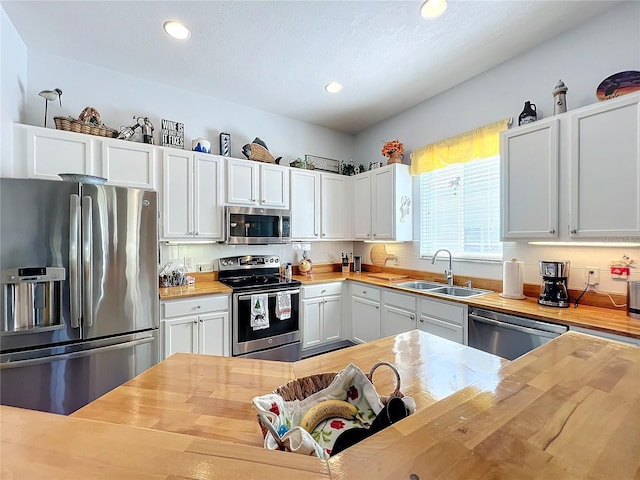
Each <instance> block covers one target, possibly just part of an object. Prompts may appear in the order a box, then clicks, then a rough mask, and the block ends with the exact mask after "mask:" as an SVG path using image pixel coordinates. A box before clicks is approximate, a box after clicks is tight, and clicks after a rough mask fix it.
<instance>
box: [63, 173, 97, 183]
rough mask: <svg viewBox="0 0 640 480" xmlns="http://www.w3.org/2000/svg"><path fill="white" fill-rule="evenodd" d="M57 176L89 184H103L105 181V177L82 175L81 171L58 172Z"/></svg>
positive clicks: (66, 180)
mask: <svg viewBox="0 0 640 480" xmlns="http://www.w3.org/2000/svg"><path fill="white" fill-rule="evenodd" d="M58 176H59V177H60V178H61V179H62V180H64V181H65V182H74V183H87V184H91V185H103V184H104V183H106V181H107V179H106V178H102V177H94V176H93V175H83V174H81V173H59V174H58Z"/></svg>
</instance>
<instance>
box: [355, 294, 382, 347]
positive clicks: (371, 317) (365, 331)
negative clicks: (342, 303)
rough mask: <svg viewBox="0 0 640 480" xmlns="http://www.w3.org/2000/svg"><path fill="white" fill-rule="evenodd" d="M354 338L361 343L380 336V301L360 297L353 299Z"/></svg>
mask: <svg viewBox="0 0 640 480" xmlns="http://www.w3.org/2000/svg"><path fill="white" fill-rule="evenodd" d="M351 320H352V322H353V340H354V341H356V342H359V343H364V342H370V341H372V340H378V339H379V338H380V303H379V302H373V301H371V300H367V299H364V298H360V297H353V298H352V299H351Z"/></svg>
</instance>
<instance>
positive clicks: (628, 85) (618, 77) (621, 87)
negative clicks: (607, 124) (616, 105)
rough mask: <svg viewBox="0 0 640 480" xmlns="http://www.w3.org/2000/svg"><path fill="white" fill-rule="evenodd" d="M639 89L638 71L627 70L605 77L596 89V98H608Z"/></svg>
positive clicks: (639, 76) (639, 78)
mask: <svg viewBox="0 0 640 480" xmlns="http://www.w3.org/2000/svg"><path fill="white" fill-rule="evenodd" d="M638 90H640V72H639V71H637V70H627V71H624V72H618V73H614V74H613V75H611V76H609V77H607V78H605V79H604V80H603V81H602V82H601V83H600V85H598V88H597V90H596V95H597V96H598V100H609V99H611V98H615V97H619V96H620V95H625V94H627V93H631V92H636V91H638Z"/></svg>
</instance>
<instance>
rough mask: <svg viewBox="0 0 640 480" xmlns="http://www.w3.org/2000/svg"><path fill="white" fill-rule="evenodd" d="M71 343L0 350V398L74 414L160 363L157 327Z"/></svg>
mask: <svg viewBox="0 0 640 480" xmlns="http://www.w3.org/2000/svg"><path fill="white" fill-rule="evenodd" d="M74 347H75V348H74V349H73V350H71V351H65V352H63V353H57V354H52V355H51V354H46V353H51V352H47V351H45V350H43V351H41V352H40V353H44V355H40V356H37V355H36V354H35V352H32V353H31V354H29V353H27V352H25V353H21V354H15V355H13V356H12V357H9V356H8V355H3V356H2V363H0V403H2V404H3V405H10V406H14V407H22V408H28V409H31V410H41V411H45V412H51V413H60V414H64V415H67V414H69V413H72V412H74V411H75V410H77V409H79V408H81V407H83V406H84V405H86V404H88V403H90V402H92V401H93V400H95V399H96V398H98V397H100V396H102V395H104V394H105V393H107V392H108V391H109V390H112V389H113V388H115V387H117V386H119V385H121V384H122V383H124V382H126V381H127V380H129V379H131V378H133V377H134V376H136V375H138V374H140V373H142V372H143V371H145V370H146V369H148V368H149V367H151V366H153V365H154V364H156V363H158V355H159V351H158V330H151V331H148V332H144V333H140V334H136V335H127V336H123V337H116V338H111V339H108V340H103V341H101V342H94V343H93V344H87V345H83V346H74ZM87 347H91V348H87ZM80 348H82V349H80ZM59 350H60V349H55V350H54V351H55V352H57V351H59ZM29 357H31V358H29Z"/></svg>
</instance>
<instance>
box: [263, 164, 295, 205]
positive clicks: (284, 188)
mask: <svg viewBox="0 0 640 480" xmlns="http://www.w3.org/2000/svg"><path fill="white" fill-rule="evenodd" d="M260 205H262V206H263V207H268V208H289V169H288V168H284V167H280V166H277V165H261V166H260Z"/></svg>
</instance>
